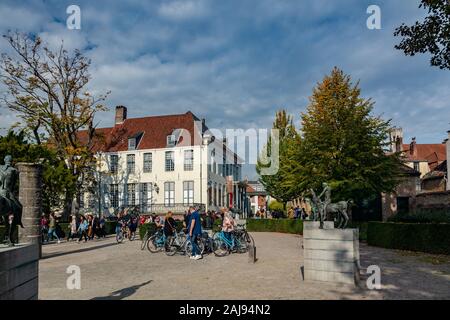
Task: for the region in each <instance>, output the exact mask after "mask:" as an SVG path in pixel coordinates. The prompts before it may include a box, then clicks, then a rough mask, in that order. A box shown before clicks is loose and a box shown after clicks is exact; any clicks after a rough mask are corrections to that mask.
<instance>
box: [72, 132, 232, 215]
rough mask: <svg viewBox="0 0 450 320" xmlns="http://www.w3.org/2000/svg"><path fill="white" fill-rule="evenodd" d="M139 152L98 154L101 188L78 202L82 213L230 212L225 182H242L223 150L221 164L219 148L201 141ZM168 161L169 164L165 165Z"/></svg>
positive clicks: (221, 143)
mask: <svg viewBox="0 0 450 320" xmlns="http://www.w3.org/2000/svg"><path fill="white" fill-rule="evenodd" d="M137 149H138V150H129V151H119V152H100V153H98V154H97V159H98V163H97V166H98V168H97V170H96V172H97V180H98V181H99V182H100V183H99V188H98V190H97V192H96V194H85V195H84V196H83V197H82V201H81V204H80V206H81V207H82V208H83V209H84V210H90V211H94V212H98V211H100V210H101V211H102V212H103V213H104V214H107V213H109V214H112V213H114V212H117V210H120V209H122V208H126V207H136V206H138V207H139V208H140V210H141V212H143V213H153V212H155V213H165V212H167V211H169V210H171V211H173V212H174V213H176V214H180V213H183V212H184V211H185V210H187V209H188V207H189V206H190V205H200V206H201V207H202V208H203V209H204V210H219V209H220V207H223V206H227V207H232V206H233V205H232V204H231V205H230V199H232V198H233V197H232V196H231V197H230V192H229V189H228V188H227V181H230V180H231V181H240V180H241V164H239V163H238V161H240V159H239V158H237V157H235V154H234V153H233V152H231V151H230V150H229V149H227V148H226V150H227V151H226V155H225V160H226V163H225V164H223V160H224V156H223V152H222V150H223V149H224V145H223V142H221V141H220V142H219V141H214V140H213V141H211V139H203V141H202V142H201V143H200V145H193V146H174V147H166V148H158V149H146V150H141V149H139V148H137ZM190 154H192V155H193V161H190V160H189V159H192V157H190V156H189V155H190ZM169 155H170V156H173V161H170V160H166V157H168V158H171V157H169ZM150 159H151V161H150ZM144 160H145V161H144ZM172 163H173V167H172V165H171V164H172Z"/></svg>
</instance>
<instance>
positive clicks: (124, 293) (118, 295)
mask: <svg viewBox="0 0 450 320" xmlns="http://www.w3.org/2000/svg"><path fill="white" fill-rule="evenodd" d="M152 281H153V280H148V281H146V282H143V283H141V284H138V285H134V286H131V287H128V288H123V289H120V290H117V291H114V292H111V293H110V294H109V295H107V296H104V297H95V298H92V299H91V300H122V299H125V298H127V297H130V296H132V295H133V294H135V293H136V291H137V290H138V289H139V288H141V287H143V286H146V285H147V284H149V283H150V282H152Z"/></svg>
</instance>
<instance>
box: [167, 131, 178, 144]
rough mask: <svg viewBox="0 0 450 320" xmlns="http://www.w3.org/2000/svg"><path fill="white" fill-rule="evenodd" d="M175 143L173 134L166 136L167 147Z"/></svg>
mask: <svg viewBox="0 0 450 320" xmlns="http://www.w3.org/2000/svg"><path fill="white" fill-rule="evenodd" d="M176 143H177V141H176V137H175V135H174V134H169V135H168V136H167V146H168V147H174V146H175V144H176Z"/></svg>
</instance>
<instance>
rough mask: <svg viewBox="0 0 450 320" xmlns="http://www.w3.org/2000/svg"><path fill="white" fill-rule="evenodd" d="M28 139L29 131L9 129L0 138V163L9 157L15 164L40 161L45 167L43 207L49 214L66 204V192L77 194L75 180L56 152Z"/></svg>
mask: <svg viewBox="0 0 450 320" xmlns="http://www.w3.org/2000/svg"><path fill="white" fill-rule="evenodd" d="M29 140H30V139H29V138H28V135H27V133H26V130H21V131H19V132H15V131H13V130H10V131H8V133H7V134H6V135H5V136H3V137H2V136H0V163H3V159H4V157H5V156H6V155H8V154H9V155H11V156H12V157H13V160H14V163H18V162H37V161H38V162H40V163H41V164H42V166H43V186H42V200H43V201H42V206H43V211H44V212H46V213H49V212H50V211H51V210H52V209H53V208H55V207H61V205H63V203H64V196H65V194H66V193H67V191H69V192H74V189H75V187H76V184H75V180H74V177H73V175H71V173H70V171H69V170H68V169H67V168H66V166H65V163H64V162H63V161H61V160H59V159H58V157H57V155H56V153H55V151H54V150H53V149H51V148H47V147H46V146H45V145H43V144H36V143H30V142H29Z"/></svg>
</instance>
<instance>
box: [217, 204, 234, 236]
mask: <svg viewBox="0 0 450 320" xmlns="http://www.w3.org/2000/svg"><path fill="white" fill-rule="evenodd" d="M221 211H222V213H223V224H222V231H223V233H224V235H225V237H226V238H227V239H228V240H230V241H231V234H232V233H233V232H234V229H235V227H236V221H235V220H234V219H233V217H232V216H231V214H230V212H229V210H228V208H222V210H221Z"/></svg>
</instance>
